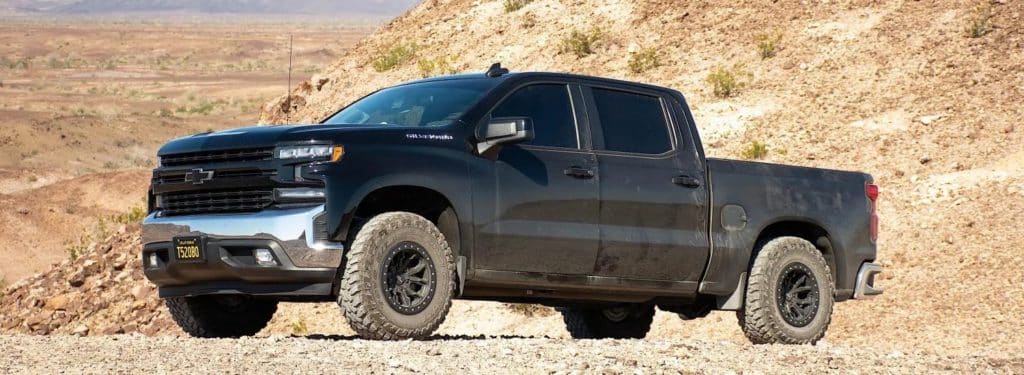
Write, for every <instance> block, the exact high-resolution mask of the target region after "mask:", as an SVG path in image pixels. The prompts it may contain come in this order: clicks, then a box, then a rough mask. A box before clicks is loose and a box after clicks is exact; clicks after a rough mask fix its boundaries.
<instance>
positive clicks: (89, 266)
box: [0, 225, 180, 336]
mask: <svg viewBox="0 0 1024 375" xmlns="http://www.w3.org/2000/svg"><path fill="white" fill-rule="evenodd" d="M138 229H139V228H138V225H133V226H131V227H128V226H121V227H120V228H117V229H116V230H115V231H114V233H112V234H110V235H109V236H108V237H106V238H105V239H103V240H101V241H99V242H95V243H92V244H89V245H88V246H87V247H86V248H85V249H84V251H83V253H82V254H80V255H77V256H76V258H75V259H74V260H72V259H68V260H65V261H64V262H61V263H60V264H56V265H54V267H52V268H51V269H50V270H49V271H46V272H43V273H40V274H37V275H35V276H31V277H28V278H25V279H22V280H21V281H19V282H18V283H16V284H14V285H12V286H10V287H9V288H7V290H4V291H3V292H2V294H0V332H6V333H31V334H75V335H83V336H84V335H107V334H116V333H133V332H139V333H142V334H146V335H153V334H157V333H161V332H168V331H170V332H180V330H179V329H178V327H177V326H176V325H174V322H173V321H171V319H170V315H169V314H168V313H167V310H166V309H164V308H163V303H162V302H161V301H160V299H159V298H157V296H156V288H155V287H154V286H153V284H150V283H149V282H147V281H146V280H145V276H144V275H143V274H142V267H141V262H140V261H139V260H138V253H139V246H140V245H139V242H140V241H139V230H138Z"/></svg>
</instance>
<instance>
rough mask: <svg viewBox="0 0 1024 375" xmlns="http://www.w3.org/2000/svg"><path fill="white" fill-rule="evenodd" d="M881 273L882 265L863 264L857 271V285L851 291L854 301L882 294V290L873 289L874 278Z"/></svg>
mask: <svg viewBox="0 0 1024 375" xmlns="http://www.w3.org/2000/svg"><path fill="white" fill-rule="evenodd" d="M880 273H882V265H880V264H877V263H864V264H862V265H861V266H860V270H859V271H857V285H856V287H855V288H854V290H853V298H854V299H862V298H866V297H870V296H876V295H879V294H882V289H879V288H875V276H876V275H878V274H880Z"/></svg>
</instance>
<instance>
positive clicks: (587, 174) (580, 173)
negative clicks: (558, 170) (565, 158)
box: [562, 166, 594, 178]
mask: <svg viewBox="0 0 1024 375" xmlns="http://www.w3.org/2000/svg"><path fill="white" fill-rule="evenodd" d="M562 173H565V175H566V176H569V177H576V178H594V171H593V170H590V169H587V168H583V167H577V166H572V167H569V168H566V169H565V170H564V171H562Z"/></svg>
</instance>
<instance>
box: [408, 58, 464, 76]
mask: <svg viewBox="0 0 1024 375" xmlns="http://www.w3.org/2000/svg"><path fill="white" fill-rule="evenodd" d="M458 59H459V57H458V56H439V57H437V58H435V59H420V61H419V63H418V64H417V65H418V66H419V68H420V76H422V77H423V78H427V77H432V76H435V75H445V74H455V73H458V72H459V71H461V69H459V68H458V67H457V66H456V64H455V61H457V60H458Z"/></svg>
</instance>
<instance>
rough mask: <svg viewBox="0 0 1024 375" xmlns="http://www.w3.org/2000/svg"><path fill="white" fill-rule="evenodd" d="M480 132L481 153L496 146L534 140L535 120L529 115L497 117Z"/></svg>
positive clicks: (478, 148) (478, 146)
mask: <svg viewBox="0 0 1024 375" xmlns="http://www.w3.org/2000/svg"><path fill="white" fill-rule="evenodd" d="M480 133H481V134H478V137H477V138H478V139H480V143H477V145H476V148H477V151H478V152H479V153H481V154H483V153H485V152H487V150H490V149H492V148H494V147H495V146H499V145H505V144H512V143H519V142H526V141H531V140H533V120H530V118H529V117H497V118H493V119H491V121H489V122H488V123H487V126H485V127H484V128H483V129H481V132H480Z"/></svg>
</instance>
